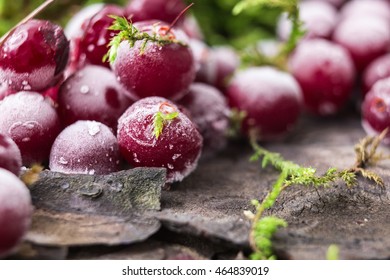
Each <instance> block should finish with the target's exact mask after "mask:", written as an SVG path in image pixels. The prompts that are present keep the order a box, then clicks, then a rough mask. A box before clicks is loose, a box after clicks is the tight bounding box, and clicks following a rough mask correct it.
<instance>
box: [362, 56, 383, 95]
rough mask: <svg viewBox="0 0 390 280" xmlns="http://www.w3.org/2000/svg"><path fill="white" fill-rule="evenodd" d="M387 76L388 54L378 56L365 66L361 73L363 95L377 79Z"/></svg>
mask: <svg viewBox="0 0 390 280" xmlns="http://www.w3.org/2000/svg"><path fill="white" fill-rule="evenodd" d="M387 77H390V54H385V55H383V56H381V57H378V58H377V59H375V60H374V61H372V62H371V63H370V64H369V65H368V66H367V68H366V70H365V71H364V74H363V83H364V86H363V96H364V95H365V94H366V93H367V92H368V91H369V90H370V89H371V88H372V86H373V85H374V84H375V83H376V82H377V81H379V80H381V79H383V78H387Z"/></svg>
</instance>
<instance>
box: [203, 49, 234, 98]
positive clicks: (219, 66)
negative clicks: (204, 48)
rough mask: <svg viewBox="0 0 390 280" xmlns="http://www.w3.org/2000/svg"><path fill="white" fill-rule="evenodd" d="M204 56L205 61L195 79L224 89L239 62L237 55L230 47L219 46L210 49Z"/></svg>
mask: <svg viewBox="0 0 390 280" xmlns="http://www.w3.org/2000/svg"><path fill="white" fill-rule="evenodd" d="M206 56H207V59H206V60H205V63H204V64H203V65H202V67H201V68H200V69H199V71H198V73H197V81H199V82H203V83H207V84H210V85H212V86H215V87H216V88H218V89H220V90H221V91H224V90H225V89H226V86H227V84H228V82H229V79H230V78H231V77H232V75H233V74H234V72H235V71H236V69H237V68H238V66H239V64H240V59H239V57H238V55H237V54H236V52H235V51H234V50H233V49H232V48H231V47H227V46H220V47H214V48H212V49H210V50H209V52H208V54H206Z"/></svg>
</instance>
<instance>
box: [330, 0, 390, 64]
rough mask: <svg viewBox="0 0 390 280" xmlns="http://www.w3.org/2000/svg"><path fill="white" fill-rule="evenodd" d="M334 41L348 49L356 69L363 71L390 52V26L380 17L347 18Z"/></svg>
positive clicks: (342, 22) (335, 34)
mask: <svg viewBox="0 0 390 280" xmlns="http://www.w3.org/2000/svg"><path fill="white" fill-rule="evenodd" d="M374 2H376V1H374ZM333 41H334V42H336V43H337V44H339V45H341V46H343V47H344V48H345V49H347V50H348V52H349V53H350V54H351V57H352V59H353V62H354V64H355V67H356V69H357V70H358V71H363V70H364V69H365V68H366V67H367V65H368V64H370V63H371V62H372V61H373V60H374V59H376V58H378V57H380V56H382V55H384V54H385V53H387V52H388V51H389V46H390V25H389V22H388V21H386V20H384V19H382V18H379V17H372V16H360V17H357V18H355V17H352V16H351V17H347V18H346V19H344V20H342V21H341V22H340V23H339V24H338V26H337V27H336V30H335V32H334V34H333Z"/></svg>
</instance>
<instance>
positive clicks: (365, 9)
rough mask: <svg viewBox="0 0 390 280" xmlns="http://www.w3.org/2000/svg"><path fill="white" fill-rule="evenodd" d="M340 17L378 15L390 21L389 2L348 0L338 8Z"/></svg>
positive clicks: (357, 17) (385, 0)
mask: <svg viewBox="0 0 390 280" xmlns="http://www.w3.org/2000/svg"><path fill="white" fill-rule="evenodd" d="M340 13H341V16H342V17H344V18H345V17H354V18H356V19H357V21H358V20H359V18H360V17H361V16H364V17H365V16H371V17H380V18H382V19H385V20H387V21H390V4H389V2H388V1H387V0H384V1H375V0H353V1H348V2H347V3H346V4H345V5H344V6H343V7H342V9H341V10H340Z"/></svg>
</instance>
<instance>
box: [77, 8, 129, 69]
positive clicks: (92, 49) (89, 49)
mask: <svg viewBox="0 0 390 280" xmlns="http://www.w3.org/2000/svg"><path fill="white" fill-rule="evenodd" d="M110 16H119V17H122V16H124V11H123V9H122V8H121V7H119V6H115V5H106V6H104V7H103V8H102V9H101V10H100V11H99V12H98V13H96V14H95V15H94V16H92V17H91V18H90V19H88V20H87V21H86V22H85V23H84V24H83V34H82V36H81V37H80V41H79V48H80V49H79V50H78V51H79V52H80V56H81V57H80V59H85V62H86V63H90V64H94V65H101V66H106V67H108V68H109V67H110V65H109V62H103V57H104V55H105V54H106V53H107V52H108V46H107V45H108V43H109V42H110V40H111V39H112V37H114V36H115V35H116V34H117V33H118V31H114V30H109V29H108V27H110V26H111V25H112V23H113V22H114V19H113V18H111V17H110Z"/></svg>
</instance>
